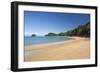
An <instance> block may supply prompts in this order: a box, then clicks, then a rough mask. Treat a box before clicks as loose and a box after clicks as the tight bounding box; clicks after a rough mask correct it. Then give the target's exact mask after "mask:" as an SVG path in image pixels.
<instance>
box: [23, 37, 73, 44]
mask: <svg viewBox="0 0 100 73" xmlns="http://www.w3.org/2000/svg"><path fill="white" fill-rule="evenodd" d="M70 39H72V38H70V37H65V36H35V37H32V36H27V37H24V44H25V45H35V44H45V43H51V42H60V41H65V40H70Z"/></svg>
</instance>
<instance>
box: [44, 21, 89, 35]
mask: <svg viewBox="0 0 100 73" xmlns="http://www.w3.org/2000/svg"><path fill="white" fill-rule="evenodd" d="M45 36H81V37H90V22H87V23H86V24H84V25H79V26H78V27H76V28H74V29H72V30H69V31H66V32H60V33H58V34H56V33H48V34H46V35H45Z"/></svg>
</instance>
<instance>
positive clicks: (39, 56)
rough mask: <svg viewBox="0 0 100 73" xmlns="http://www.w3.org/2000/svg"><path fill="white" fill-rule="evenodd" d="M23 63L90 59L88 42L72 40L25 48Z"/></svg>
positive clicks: (86, 40)
mask: <svg viewBox="0 0 100 73" xmlns="http://www.w3.org/2000/svg"><path fill="white" fill-rule="evenodd" d="M24 57H25V61H47V60H49V61H50V60H71V59H88V58H90V40H89V39H88V38H80V37H74V39H73V40H69V41H63V42H55V43H47V44H40V45H30V46H25V56H24Z"/></svg>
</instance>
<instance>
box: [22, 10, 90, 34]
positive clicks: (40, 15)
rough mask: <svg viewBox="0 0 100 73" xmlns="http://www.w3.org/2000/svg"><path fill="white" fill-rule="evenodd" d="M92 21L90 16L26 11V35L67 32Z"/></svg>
mask: <svg viewBox="0 0 100 73" xmlns="http://www.w3.org/2000/svg"><path fill="white" fill-rule="evenodd" d="M88 21H90V15H89V14H79V13H57V12H36V11H24V25H25V26H24V27H25V28H24V31H25V33H24V34H25V35H31V34H32V33H34V34H36V35H45V34H47V33H50V32H53V33H60V32H66V31H68V30H71V29H73V28H76V27H77V26H79V25H83V24H85V23H87V22H88Z"/></svg>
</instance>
